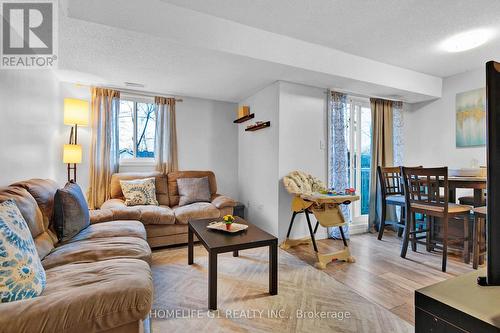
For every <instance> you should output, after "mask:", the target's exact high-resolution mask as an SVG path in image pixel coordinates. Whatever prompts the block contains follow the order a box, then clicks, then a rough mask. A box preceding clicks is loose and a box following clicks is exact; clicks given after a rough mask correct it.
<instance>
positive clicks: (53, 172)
mask: <svg viewBox="0 0 500 333" xmlns="http://www.w3.org/2000/svg"><path fill="white" fill-rule="evenodd" d="M66 97H71V98H79V99H84V100H88V101H89V102H90V99H91V96H90V88H89V87H88V86H82V85H76V84H74V83H68V82H59V80H58V78H57V76H56V75H55V74H54V73H53V72H52V71H44V70H25V71H21V70H12V71H2V72H1V73H0V142H2V145H1V146H0V161H1V163H0V186H4V185H8V184H10V183H12V182H15V181H19V180H25V179H29V178H51V179H54V180H56V181H57V182H58V183H59V184H60V185H64V183H65V182H66V177H67V176H66V175H67V172H66V165H65V164H64V163H63V162H62V146H63V144H65V143H67V142H68V140H69V133H70V126H66V125H64V124H63V100H64V98H66ZM183 100H184V102H182V103H178V104H177V135H178V144H179V168H180V169H181V170H187V169H192V170H212V171H214V172H215V174H216V176H217V184H218V188H219V192H220V193H223V194H227V195H229V196H231V197H233V198H235V199H238V197H237V195H238V177H237V174H238V153H237V151H238V141H237V140H238V134H237V133H238V129H237V126H236V125H234V124H233V122H232V121H233V120H234V118H235V115H236V109H237V105H236V104H235V103H227V102H218V101H213V100H207V99H198V98H190V97H183ZM90 136H91V134H90V127H79V128H78V143H79V144H81V145H82V148H83V156H82V164H79V165H78V173H77V181H78V183H79V184H80V185H81V186H82V188H83V190H84V191H86V190H87V188H88V176H89V156H90ZM149 168H150V169H152V167H149ZM144 169H147V168H144V167H142V170H144ZM122 171H123V170H122ZM124 171H127V169H126V168H124Z"/></svg>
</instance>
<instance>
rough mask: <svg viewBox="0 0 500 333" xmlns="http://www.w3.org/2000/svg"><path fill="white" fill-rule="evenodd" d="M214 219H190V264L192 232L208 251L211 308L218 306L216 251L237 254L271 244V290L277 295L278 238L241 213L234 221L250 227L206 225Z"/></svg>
mask: <svg viewBox="0 0 500 333" xmlns="http://www.w3.org/2000/svg"><path fill="white" fill-rule="evenodd" d="M212 221H214V219H208V220H193V221H189V228H188V264H189V265H192V264H193V262H194V261H193V234H195V235H196V237H198V239H199V240H200V242H201V244H203V246H204V247H205V249H207V251H208V308H209V309H210V310H217V255H218V254H219V253H225V252H233V257H238V251H239V250H245V249H252V248H255V247H262V246H269V294H271V295H277V294H278V239H277V238H276V237H274V236H273V235H271V234H269V233H267V232H265V231H264V230H262V229H259V228H257V227H256V226H254V225H253V224H251V223H248V222H247V221H245V220H243V219H242V218H240V217H235V222H237V223H242V224H247V225H248V228H247V229H246V230H243V231H240V232H237V233H228V232H224V231H219V230H211V229H208V228H207V225H208V224H209V223H210V222H212Z"/></svg>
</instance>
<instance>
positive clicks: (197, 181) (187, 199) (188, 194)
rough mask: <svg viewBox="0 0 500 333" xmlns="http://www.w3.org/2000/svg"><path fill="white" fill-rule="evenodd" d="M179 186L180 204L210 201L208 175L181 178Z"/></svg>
mask: <svg viewBox="0 0 500 333" xmlns="http://www.w3.org/2000/svg"><path fill="white" fill-rule="evenodd" d="M177 188H178V189H179V206H185V205H188V204H190V203H194V202H210V184H209V183H208V177H202V178H179V179H177Z"/></svg>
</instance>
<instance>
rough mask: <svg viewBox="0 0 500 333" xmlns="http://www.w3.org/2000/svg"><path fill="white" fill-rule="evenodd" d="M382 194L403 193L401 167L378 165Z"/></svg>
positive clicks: (384, 195)
mask: <svg viewBox="0 0 500 333" xmlns="http://www.w3.org/2000/svg"><path fill="white" fill-rule="evenodd" d="M377 173H378V177H379V181H380V189H381V192H382V196H383V197H384V198H385V197H386V196H388V195H397V194H403V184H402V183H401V168H400V167H380V166H379V167H377Z"/></svg>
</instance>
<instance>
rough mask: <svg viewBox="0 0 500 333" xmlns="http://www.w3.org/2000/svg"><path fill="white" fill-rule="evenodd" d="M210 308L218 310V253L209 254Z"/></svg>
mask: <svg viewBox="0 0 500 333" xmlns="http://www.w3.org/2000/svg"><path fill="white" fill-rule="evenodd" d="M208 309H209V310H217V253H215V252H209V254H208Z"/></svg>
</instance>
